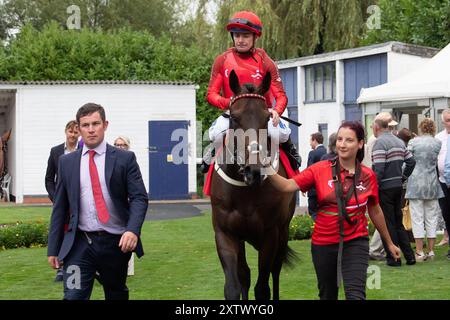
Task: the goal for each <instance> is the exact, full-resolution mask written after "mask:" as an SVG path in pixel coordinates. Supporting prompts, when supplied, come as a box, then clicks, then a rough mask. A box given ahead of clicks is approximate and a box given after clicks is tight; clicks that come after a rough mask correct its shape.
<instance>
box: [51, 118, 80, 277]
mask: <svg viewBox="0 0 450 320" xmlns="http://www.w3.org/2000/svg"><path fill="white" fill-rule="evenodd" d="M64 133H65V135H66V141H65V142H64V143H61V144H59V145H57V146H54V147H53V148H52V149H51V150H50V155H49V157H48V161H47V171H46V172H45V189H46V190H47V193H48V197H49V198H50V201H51V202H54V199H55V190H56V183H57V181H58V160H59V157H60V156H62V155H64V154H68V153H70V152H73V151H75V150H77V148H78V138H79V137H80V131H79V130H78V124H77V121H76V120H71V121H69V122H67V124H66V128H65V129H64ZM62 280H63V270H62V268H59V269H58V270H57V271H56V277H55V281H56V282H59V281H62Z"/></svg>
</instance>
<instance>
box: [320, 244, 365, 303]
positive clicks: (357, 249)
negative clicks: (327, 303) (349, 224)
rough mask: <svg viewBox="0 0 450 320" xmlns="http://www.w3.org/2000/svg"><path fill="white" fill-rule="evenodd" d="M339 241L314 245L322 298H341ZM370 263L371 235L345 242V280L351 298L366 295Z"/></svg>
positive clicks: (346, 294)
mask: <svg viewBox="0 0 450 320" xmlns="http://www.w3.org/2000/svg"><path fill="white" fill-rule="evenodd" d="M338 248H339V245H338V244H332V245H325V246H320V245H314V244H313V245H311V253H312V259H313V264H314V269H315V270H316V275H317V286H318V288H319V297H320V300H337V299H338V293H339V288H338V286H337V257H338ZM368 267H369V238H367V237H360V238H356V239H353V240H350V241H347V242H344V247H343V251H342V281H343V284H344V292H345V298H346V299H347V300H365V299H366V280H367V268H368Z"/></svg>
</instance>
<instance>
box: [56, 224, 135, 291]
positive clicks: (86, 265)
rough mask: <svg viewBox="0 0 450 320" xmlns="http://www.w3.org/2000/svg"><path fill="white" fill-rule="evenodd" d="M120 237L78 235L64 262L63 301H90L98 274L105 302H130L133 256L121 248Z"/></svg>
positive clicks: (92, 234)
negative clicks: (129, 268)
mask: <svg viewBox="0 0 450 320" xmlns="http://www.w3.org/2000/svg"><path fill="white" fill-rule="evenodd" d="M120 238H121V235H114V234H110V233H107V232H103V231H102V232H83V231H78V232H77V234H76V236H75V242H74V244H73V247H72V249H71V250H70V252H69V254H68V255H67V257H66V258H65V259H64V262H63V268H64V276H63V279H64V280H63V281H64V299H65V300H89V298H90V296H91V293H92V288H93V285H94V279H95V273H96V272H99V273H100V278H101V284H102V285H103V290H104V293H105V300H128V288H127V286H126V280H127V269H128V260H130V257H131V252H127V253H123V252H122V251H121V249H120V247H119V241H120Z"/></svg>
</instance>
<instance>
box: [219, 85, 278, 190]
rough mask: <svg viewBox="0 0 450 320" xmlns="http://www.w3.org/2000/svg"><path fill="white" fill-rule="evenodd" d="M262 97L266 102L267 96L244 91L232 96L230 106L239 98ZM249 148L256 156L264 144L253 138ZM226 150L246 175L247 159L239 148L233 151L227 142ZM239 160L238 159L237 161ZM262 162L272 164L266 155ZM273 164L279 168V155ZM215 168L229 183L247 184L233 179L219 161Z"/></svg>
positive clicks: (227, 116)
mask: <svg viewBox="0 0 450 320" xmlns="http://www.w3.org/2000/svg"><path fill="white" fill-rule="evenodd" d="M244 98H247V99H260V100H263V101H264V102H266V98H265V97H264V96H263V95H260V94H257V93H243V94H239V95H237V96H235V97H232V98H231V100H230V104H229V108H231V106H232V105H233V104H234V103H235V102H236V101H238V100H240V99H244ZM223 116H224V117H226V118H229V119H230V126H229V128H233V125H232V122H233V118H232V117H231V116H230V115H229V114H226V113H224V114H223ZM247 150H248V152H249V153H250V154H251V155H254V156H258V155H259V153H260V152H261V150H262V146H261V145H260V144H259V143H258V141H256V140H253V141H250V143H249V144H248V146H247ZM224 151H225V152H226V153H229V154H230V155H231V159H230V160H232V161H233V163H235V164H236V165H238V166H239V169H238V173H239V174H240V175H244V171H245V167H246V164H245V161H244V160H243V159H242V157H241V156H240V155H238V153H237V148H236V147H235V148H234V150H233V151H231V150H230V149H229V148H228V147H227V144H226V145H225V148H224ZM236 160H237V161H236ZM262 164H263V166H266V165H268V164H270V157H267V156H266V157H264V159H263V160H262ZM272 166H273V167H274V169H276V170H277V169H278V155H276V156H275V157H274V161H273V163H272ZM215 170H216V172H217V173H218V174H219V175H220V176H221V177H222V178H223V179H224V180H225V181H227V182H228V183H230V184H232V185H235V186H247V185H246V184H245V183H244V182H243V181H239V180H236V179H232V178H230V177H229V176H227V175H226V173H225V172H224V171H223V170H222V169H221V168H220V166H219V164H217V162H216V163H215ZM265 178H267V176H264V178H263V179H265Z"/></svg>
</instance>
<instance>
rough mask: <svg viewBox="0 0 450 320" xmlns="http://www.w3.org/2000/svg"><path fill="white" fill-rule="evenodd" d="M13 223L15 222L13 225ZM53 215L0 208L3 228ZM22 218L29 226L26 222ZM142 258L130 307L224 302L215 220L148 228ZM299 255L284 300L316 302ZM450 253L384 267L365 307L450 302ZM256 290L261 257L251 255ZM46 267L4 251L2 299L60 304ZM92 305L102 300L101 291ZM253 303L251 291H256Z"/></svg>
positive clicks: (0, 257)
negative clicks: (141, 302) (150, 302)
mask: <svg viewBox="0 0 450 320" xmlns="http://www.w3.org/2000/svg"><path fill="white" fill-rule="evenodd" d="M9 215H10V216H11V217H12V218H11V219H10V218H9ZM49 215H50V208H31V207H29V208H23V207H20V208H0V223H9V222H14V221H17V220H20V221H25V220H28V219H29V220H33V219H35V218H39V219H44V220H45V219H47V220H48V218H49ZM25 216H26V217H27V218H25ZM142 241H143V243H144V250H145V256H144V257H143V258H142V259H140V260H138V259H136V262H135V276H132V277H129V278H128V287H129V288H130V298H131V299H199V300H205V299H223V283H224V276H223V273H222V269H221V266H220V262H219V259H218V257H217V254H216V250H215V244H214V234H213V231H212V226H211V215H210V214H209V213H206V214H205V215H203V216H200V217H194V218H188V219H179V220H169V221H167V220H166V221H151V222H146V223H145V224H144V226H143V230H142ZM290 246H291V247H292V248H293V249H294V250H296V251H297V252H298V253H299V255H300V261H299V262H297V263H296V265H295V267H294V268H293V269H283V270H282V273H281V284H280V288H281V290H280V295H281V298H282V299H317V289H316V286H317V284H316V276H315V273H314V268H313V266H312V262H311V255H310V241H291V242H290ZM446 250H447V248H438V249H437V250H436V258H435V260H434V261H430V262H425V263H422V264H417V265H414V266H406V265H405V266H402V267H401V268H390V267H387V266H385V265H384V263H382V262H371V265H373V266H376V267H379V269H378V270H379V271H380V277H381V283H380V288H379V289H368V290H367V297H368V299H450V272H449V271H450V261H448V260H447V259H446V258H445V256H444V255H445V253H446ZM247 257H248V261H249V265H250V268H251V269H252V287H253V286H254V283H255V280H256V276H257V269H256V263H257V259H256V251H255V250H254V249H253V248H252V247H248V250H247ZM54 276H55V272H54V271H53V270H52V269H50V267H49V266H48V265H47V258H46V248H32V249H13V250H4V251H0V299H61V298H62V284H61V283H54V282H53V278H54ZM92 298H93V299H103V291H102V288H101V287H100V286H99V285H98V284H96V286H95V288H94V292H93V297H92ZM251 298H253V289H251Z"/></svg>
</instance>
